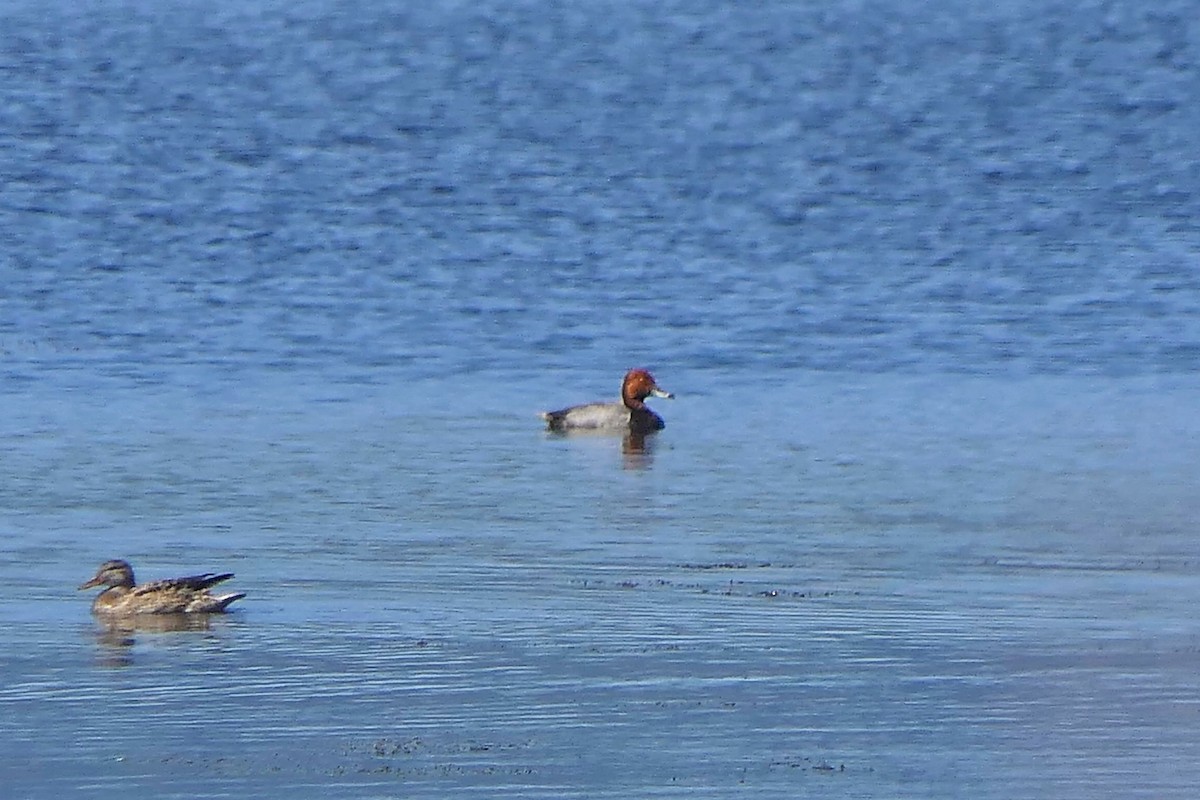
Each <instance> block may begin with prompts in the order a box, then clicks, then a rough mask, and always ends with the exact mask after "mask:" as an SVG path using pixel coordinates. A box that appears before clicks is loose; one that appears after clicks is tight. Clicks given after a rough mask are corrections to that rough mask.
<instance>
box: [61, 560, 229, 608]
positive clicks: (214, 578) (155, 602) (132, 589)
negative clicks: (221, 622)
mask: <svg viewBox="0 0 1200 800" xmlns="http://www.w3.org/2000/svg"><path fill="white" fill-rule="evenodd" d="M232 577H233V573H232V572H225V573H222V574H220V575H216V574H214V573H211V572H206V573H205V574H203V575H192V576H190V577H187V578H168V579H166V580H161V581H151V582H150V583H143V584H141V585H140V586H138V585H135V584H134V582H133V567H131V566H129V562H128V561H122V560H120V559H113V560H112V561H105V562H104V563H103V564H101V565H100V569H99V570H97V571H96V576H95V577H94V578H92V579H91V580H90V581H88V582H87V583H85V584H83V585H82V586H80V587H79V588H80V589H81V590H82V589H91V588H92V587H93V586H106V587H108V588H106V589H105V590H104V591H103V592H101V593H100V594H99V595H98V596H97V597H96V600H95V601H94V602H93V603H92V613H93V614H114V615H116V614H122V615H123V614H212V613H218V612H221V611H224V610H225V607H226V606H228V605H229V604H230V603H232V602H233V601H234V600H240V599H242V598H243V597H245V596H246V595H245V593H244V592H237V593H234V594H220V595H214V594H212V593H210V592H209V591H208V589H209V587H211V586H215V585H216V584H218V583H220V582H221V581H226V580H229V579H230V578H232Z"/></svg>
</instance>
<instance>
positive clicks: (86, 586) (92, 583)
mask: <svg viewBox="0 0 1200 800" xmlns="http://www.w3.org/2000/svg"><path fill="white" fill-rule="evenodd" d="M99 585H100V576H99V575H97V576H96V577H94V578H92V579H91V580H90V581H88V582H87V583H83V584H80V586H79V588H78V589H76V590H75V591H77V592H82V591H83V590H84V589H91V588H92V587H93V586H99Z"/></svg>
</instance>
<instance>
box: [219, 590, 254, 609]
mask: <svg viewBox="0 0 1200 800" xmlns="http://www.w3.org/2000/svg"><path fill="white" fill-rule="evenodd" d="M245 596H246V593H245V592H235V593H234V594H222V595H218V596H216V597H214V598H213V601H214V602H213V610H214V611H224V610H225V609H226V607H228V606H229V604H230V603H232V602H234V601H235V600H241V599H242V598H243V597H245Z"/></svg>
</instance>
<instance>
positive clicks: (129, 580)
mask: <svg viewBox="0 0 1200 800" xmlns="http://www.w3.org/2000/svg"><path fill="white" fill-rule="evenodd" d="M94 586H124V587H125V588H132V587H133V567H131V566H129V562H128V561H122V560H121V559H119V558H114V559H112V560H111V561H105V562H104V563H103V564H101V565H100V569H98V570H96V575H95V576H94V577H93V578H92V579H91V580H90V581H88V582H87V583H85V584H83V585H81V586H80V587H79V588H80V589H81V590H82V589H91V588H92V587H94Z"/></svg>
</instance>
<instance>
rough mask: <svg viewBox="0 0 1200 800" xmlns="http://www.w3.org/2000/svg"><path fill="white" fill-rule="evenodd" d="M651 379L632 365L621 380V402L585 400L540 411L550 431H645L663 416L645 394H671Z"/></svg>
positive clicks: (655, 427) (658, 426) (659, 424)
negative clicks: (586, 401)
mask: <svg viewBox="0 0 1200 800" xmlns="http://www.w3.org/2000/svg"><path fill="white" fill-rule="evenodd" d="M674 396H675V395H673V394H671V393H670V392H665V391H663V390H662V389H660V388H659V387H658V384H657V383H655V382H654V376H652V375H651V374H650V373H649V372H647V371H646V370H644V369H631V370H629V372H627V373H625V380H624V381H622V382H621V402H619V403H588V404H587V405H582V406H571V407H570V408H564V409H562V410H560V411H545V412H542V414H541V417H542V419H544V420H546V427H547V428H548V429H550V430H552V431H571V430H608V431H622V430H625V431H632V432H634V433H647V432H649V431H657V430H660V429H662V427H663V426H664V425H665V424H666V423H664V422H663V419H662V417H660V416H659V415H658V414H655V413H654V412H653V411H651V410H650V409H649V408H648V407H647V406H646V403H645V400H646V398H647V397H668V398H671V397H674Z"/></svg>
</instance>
